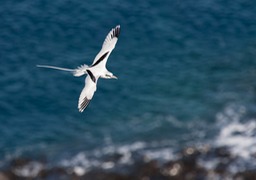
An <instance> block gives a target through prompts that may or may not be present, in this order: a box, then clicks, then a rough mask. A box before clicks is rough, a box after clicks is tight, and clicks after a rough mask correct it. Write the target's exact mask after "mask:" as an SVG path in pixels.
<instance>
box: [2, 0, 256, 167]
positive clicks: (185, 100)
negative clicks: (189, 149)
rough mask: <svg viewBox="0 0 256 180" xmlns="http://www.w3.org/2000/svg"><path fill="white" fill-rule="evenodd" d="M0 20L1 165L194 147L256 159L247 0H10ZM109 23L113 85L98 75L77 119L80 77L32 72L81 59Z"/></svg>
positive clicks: (255, 48) (253, 5)
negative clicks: (114, 32) (116, 33)
mask: <svg viewBox="0 0 256 180" xmlns="http://www.w3.org/2000/svg"><path fill="white" fill-rule="evenodd" d="M0 17H1V18H0V19H1V21H0V62H1V66H0V85H1V90H0V160H1V161H5V160H8V159H9V158H12V157H15V156H20V155H24V154H30V155H31V156H38V155H41V154H43V155H45V156H47V158H48V159H49V161H52V162H57V163H60V162H63V161H65V159H72V158H73V157H77V154H79V153H81V152H83V153H84V155H86V156H88V154H92V153H95V152H100V153H103V154H104V153H107V152H110V151H111V150H109V148H107V147H111V148H112V150H113V148H114V149H117V150H118V149H119V150H120V149H121V150H120V151H123V152H126V151H129V150H131V151H133V150H137V149H143V150H145V149H146V150H147V152H148V153H149V154H150V155H151V156H152V157H154V156H155V157H157V156H158V154H159V153H160V155H161V156H164V155H166V154H164V153H162V152H165V151H163V150H165V148H169V149H173V150H175V149H179V148H181V147H183V146H186V145H197V144H201V143H210V144H211V145H216V146H217V145H218V143H220V144H221V145H230V146H232V147H234V146H235V147H236V149H240V150H241V151H237V152H235V153H237V154H238V155H239V153H241V154H242V155H243V157H247V154H246V152H247V153H255V152H256V149H255V148H254V147H255V145H256V140H255V132H256V126H255V117H256V105H255V100H256V81H255V77H256V60H255V57H256V2H254V1H244V0H232V1H231V0H228V1H225V2H224V1H216V0H207V1H205V0H199V1H196V2H195V1H192V0H187V1H179V0H171V1H170V0H163V1H157V0H148V1H141V2H137V1H133V0H131V1H120V0H110V1H106V2H102V1H78V0H73V1H68V0H56V1H49V0H46V1H45V0H44V1H43V0H34V1H30V0H23V1H17V0H11V1H4V2H1V6H0ZM118 24H120V25H121V35H120V38H119V40H118V43H117V45H116V48H115V49H114V51H113V52H112V54H111V55H110V58H109V60H108V69H109V70H110V71H112V72H113V73H114V74H115V75H117V76H118V80H105V79H103V80H102V79H101V80H99V82H98V89H97V92H96V94H95V96H94V98H93V100H92V101H91V103H90V105H89V107H88V108H87V109H86V110H85V111H84V112H83V113H79V112H78V109H77V101H78V97H79V94H80V92H81V90H82V88H83V87H84V77H82V78H81V77H80V78H76V77H73V76H72V75H71V74H69V73H67V72H61V71H55V70H48V69H39V68H37V67H36V65H37V64H48V65H54V66H61V67H67V68H75V67H77V66H79V65H81V64H91V63H92V61H93V59H94V57H95V56H96V54H97V53H98V51H99V50H100V48H101V45H102V43H103V41H104V38H105V36H106V35H107V33H108V32H109V30H110V29H111V28H113V27H115V26H116V25H118ZM233 125H234V126H233ZM237 127H240V128H237ZM247 127H251V128H252V129H251V130H250V132H251V133H250V134H246V132H247V129H248V128H247ZM227 131H228V132H229V134H227V133H225V132H227ZM236 132H240V136H239V138H240V139H235V141H236V142H237V143H235V144H232V143H229V142H232V140H234V139H232V138H237V134H236V136H235V135H234V134H235V133H236ZM233 135H234V136H233ZM225 138H226V141H223V139H224V140H225ZM246 139H247V140H248V139H250V140H251V141H250V143H248V144H246V145H242V144H243V143H241V142H243V141H244V140H246ZM225 143H226V144H225ZM239 144H241V146H239ZM237 146H238V147H237ZM106 148H107V149H106ZM111 148H110V149H111ZM161 153H162V154H161ZM96 154H97V153H96ZM166 156H168V155H166ZM170 156H171V155H170ZM83 160H84V159H83V158H82V160H81V161H83ZM70 161H71V162H73V161H72V160H70ZM65 162H66V161H65ZM64 164H67V163H64Z"/></svg>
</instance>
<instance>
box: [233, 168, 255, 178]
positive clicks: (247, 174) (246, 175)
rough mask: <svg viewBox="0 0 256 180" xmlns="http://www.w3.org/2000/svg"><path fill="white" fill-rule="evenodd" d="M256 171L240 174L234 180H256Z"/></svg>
mask: <svg viewBox="0 0 256 180" xmlns="http://www.w3.org/2000/svg"><path fill="white" fill-rule="evenodd" d="M255 179H256V170H248V171H244V172H239V173H237V174H236V175H234V180H255Z"/></svg>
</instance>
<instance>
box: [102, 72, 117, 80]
mask: <svg viewBox="0 0 256 180" xmlns="http://www.w3.org/2000/svg"><path fill="white" fill-rule="evenodd" d="M103 78H106V79H118V78H117V77H116V76H114V75H113V73H111V72H107V73H106V74H105V76H104V77H103Z"/></svg>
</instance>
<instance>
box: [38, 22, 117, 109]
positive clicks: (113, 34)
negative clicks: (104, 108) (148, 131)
mask: <svg viewBox="0 0 256 180" xmlns="http://www.w3.org/2000/svg"><path fill="white" fill-rule="evenodd" d="M119 35H120V25H117V26H116V27H115V28H113V29H111V31H110V32H109V33H108V35H107V36H106V38H105V40H104V42H103V44H102V48H101V50H100V52H99V53H98V54H97V56H96V57H95V59H94V61H93V63H92V65H90V66H88V65H86V64H84V65H81V66H79V67H77V68H76V69H68V68H62V67H57V66H48V65H37V67H41V68H51V69H57V70H62V71H69V72H71V73H73V75H74V76H76V77H79V76H82V75H84V74H87V77H86V78H85V86H84V88H83V90H82V92H81V94H80V97H79V101H78V110H79V112H83V111H84V110H85V108H86V107H87V106H88V104H89V103H90V101H91V99H92V97H93V95H94V93H95V91H96V89H97V81H98V79H99V78H104V79H117V77H116V76H114V75H113V73H111V72H110V71H108V70H107V68H106V63H107V60H108V57H109V55H110V53H111V52H112V51H113V49H114V48H115V45H116V43H117V40H118V37H119Z"/></svg>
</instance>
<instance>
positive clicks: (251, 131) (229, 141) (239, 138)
mask: <svg viewBox="0 0 256 180" xmlns="http://www.w3.org/2000/svg"><path fill="white" fill-rule="evenodd" d="M245 115H246V108H245V107H244V106H237V105H230V106H227V107H226V108H225V109H224V110H223V112H220V113H218V114H217V115H216V121H217V128H219V133H218V134H217V136H216V138H215V140H214V141H213V142H211V143H210V144H211V145H212V146H214V147H227V148H228V149H229V151H230V153H231V156H232V157H233V158H234V160H233V161H232V163H231V165H230V166H229V170H230V172H233V173H235V172H238V171H241V170H244V169H248V168H253V167H254V168H255V167H256V163H255V160H252V159H251V158H252V157H253V156H252V155H255V153H256V120H255V119H246V118H244V116H245ZM220 161H222V160H221V159H216V158H213V159H208V160H207V159H201V160H200V162H199V163H200V164H201V165H203V166H204V167H206V168H207V169H214V168H216V166H217V165H218V164H219V163H220Z"/></svg>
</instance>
